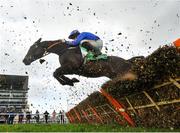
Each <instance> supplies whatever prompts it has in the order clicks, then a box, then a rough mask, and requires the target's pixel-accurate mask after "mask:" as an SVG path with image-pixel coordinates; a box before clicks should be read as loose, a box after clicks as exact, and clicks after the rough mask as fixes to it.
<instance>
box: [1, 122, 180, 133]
mask: <svg viewBox="0 0 180 133" xmlns="http://www.w3.org/2000/svg"><path fill="white" fill-rule="evenodd" d="M146 131H147V132H179V131H180V129H176V130H170V129H156V128H139V127H138V128H132V127H121V126H119V125H115V124H111V125H97V124H93V125H92V124H64V125H61V124H15V125H5V124H2V125H0V132H146Z"/></svg>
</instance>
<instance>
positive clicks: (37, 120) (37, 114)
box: [35, 110, 40, 123]
mask: <svg viewBox="0 0 180 133" xmlns="http://www.w3.org/2000/svg"><path fill="white" fill-rule="evenodd" d="M39 118H40V117H39V111H38V110H36V115H35V119H36V123H39Z"/></svg>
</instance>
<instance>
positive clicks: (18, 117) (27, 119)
mask: <svg viewBox="0 0 180 133" xmlns="http://www.w3.org/2000/svg"><path fill="white" fill-rule="evenodd" d="M0 123H7V124H14V123H60V124H65V123H67V118H66V116H65V112H64V110H60V111H59V113H56V111H55V110H54V111H53V112H52V114H50V113H49V112H48V111H45V112H44V113H40V112H39V111H38V110H36V113H35V114H32V112H31V111H26V112H19V113H15V112H13V111H9V112H0Z"/></svg>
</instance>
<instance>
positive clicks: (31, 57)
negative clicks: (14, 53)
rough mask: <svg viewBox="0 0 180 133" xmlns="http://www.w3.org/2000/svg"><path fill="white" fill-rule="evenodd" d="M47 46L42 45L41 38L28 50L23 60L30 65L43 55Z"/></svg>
mask: <svg viewBox="0 0 180 133" xmlns="http://www.w3.org/2000/svg"><path fill="white" fill-rule="evenodd" d="M44 53H45V48H44V47H43V46H42V42H41V38H39V39H38V40H37V41H36V42H35V43H34V44H33V45H32V46H31V47H30V49H29V50H28V52H27V54H26V56H25V58H24V59H23V62H24V64H25V65H30V64H31V63H32V62H33V61H35V60H37V59H39V58H41V57H43V55H44Z"/></svg>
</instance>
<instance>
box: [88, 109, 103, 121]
mask: <svg viewBox="0 0 180 133" xmlns="http://www.w3.org/2000/svg"><path fill="white" fill-rule="evenodd" d="M88 106H89V108H90V109H91V110H92V112H93V113H94V115H95V116H96V118H97V119H98V120H100V121H101V123H103V120H102V119H101V117H100V116H99V115H98V113H97V112H96V110H95V109H94V108H93V107H91V106H90V105H88Z"/></svg>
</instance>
